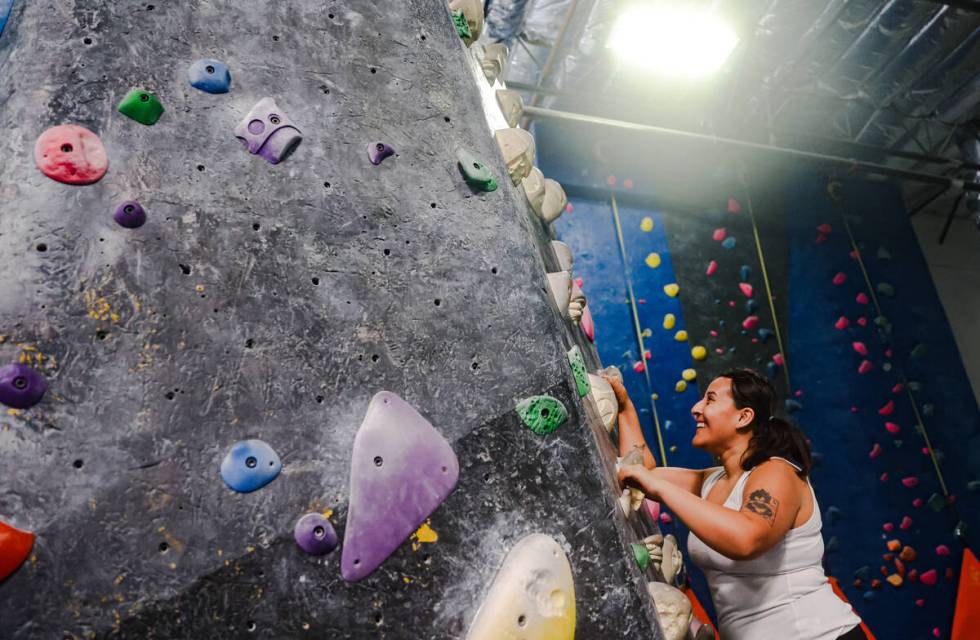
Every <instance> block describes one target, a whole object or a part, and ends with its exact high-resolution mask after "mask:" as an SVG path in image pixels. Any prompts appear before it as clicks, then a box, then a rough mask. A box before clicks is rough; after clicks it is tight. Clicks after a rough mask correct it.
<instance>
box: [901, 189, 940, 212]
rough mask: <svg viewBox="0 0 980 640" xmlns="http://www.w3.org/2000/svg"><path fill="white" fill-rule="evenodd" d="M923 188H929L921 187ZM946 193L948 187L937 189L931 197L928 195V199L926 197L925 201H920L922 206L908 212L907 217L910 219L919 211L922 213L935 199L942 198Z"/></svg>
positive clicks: (919, 205)
mask: <svg viewBox="0 0 980 640" xmlns="http://www.w3.org/2000/svg"><path fill="white" fill-rule="evenodd" d="M923 188H924V189H928V188H929V187H923ZM947 191H949V187H939V188H938V189H936V192H935V193H933V194H932V195H930V196H929V197H927V198H926V199H925V200H923V201H922V204H918V205H916V206H915V208H914V209H912V210H911V211H909V214H908V215H909V217H910V218H911V217H912V216H914V215H915V214H917V213H919V212H920V211H922V210H923V209H925V208H926V207H928V206H929V205H930V204H932V203H933V202H935V201H936V200H937V199H939V197H940V196H942V195H943V194H944V193H946V192H947Z"/></svg>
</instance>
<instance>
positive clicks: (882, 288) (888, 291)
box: [877, 282, 895, 298]
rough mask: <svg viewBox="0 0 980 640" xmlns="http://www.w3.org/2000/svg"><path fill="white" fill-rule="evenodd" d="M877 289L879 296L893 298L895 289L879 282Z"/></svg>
mask: <svg viewBox="0 0 980 640" xmlns="http://www.w3.org/2000/svg"><path fill="white" fill-rule="evenodd" d="M877 288H878V293H880V294H881V295H883V296H888V297H889V298H894V297H895V287H893V286H891V285H890V284H888V283H887V282H879V283H878V287H877Z"/></svg>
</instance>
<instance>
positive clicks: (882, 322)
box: [875, 316, 892, 333]
mask: <svg viewBox="0 0 980 640" xmlns="http://www.w3.org/2000/svg"><path fill="white" fill-rule="evenodd" d="M875 325H877V327H878V328H879V329H881V330H882V331H883V332H884V333H891V332H892V323H891V322H890V321H889V320H888V318H886V317H885V316H877V317H875Z"/></svg>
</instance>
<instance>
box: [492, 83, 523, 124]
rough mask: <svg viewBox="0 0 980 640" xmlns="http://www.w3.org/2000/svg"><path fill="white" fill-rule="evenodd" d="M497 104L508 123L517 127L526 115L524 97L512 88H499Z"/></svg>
mask: <svg viewBox="0 0 980 640" xmlns="http://www.w3.org/2000/svg"><path fill="white" fill-rule="evenodd" d="M497 106H499V107H500V112H501V113H503V114H504V119H505V120H506V121H507V124H508V125H510V126H512V127H516V126H517V124H518V123H519V122H520V120H521V116H522V115H524V99H523V98H521V94H520V93H518V92H517V91H512V90H510V89H497Z"/></svg>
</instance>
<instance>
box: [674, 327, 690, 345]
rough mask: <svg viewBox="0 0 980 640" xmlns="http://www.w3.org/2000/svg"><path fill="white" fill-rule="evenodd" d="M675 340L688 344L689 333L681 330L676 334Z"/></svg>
mask: <svg viewBox="0 0 980 640" xmlns="http://www.w3.org/2000/svg"><path fill="white" fill-rule="evenodd" d="M674 340H677V341H678V342H687V331H684V330H683V329H681V330H680V331H678V332H677V333H675V334H674Z"/></svg>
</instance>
